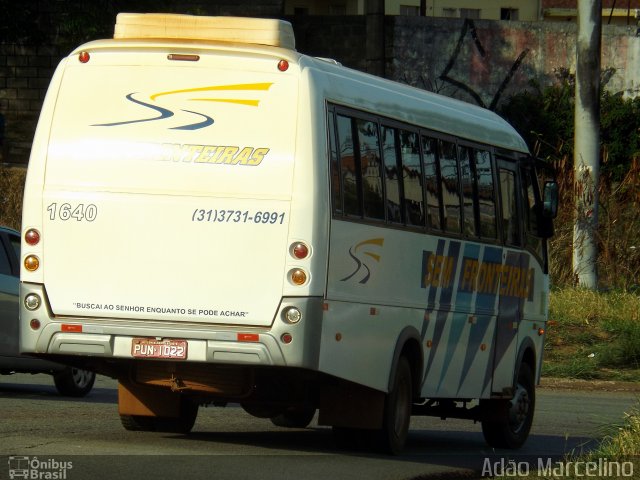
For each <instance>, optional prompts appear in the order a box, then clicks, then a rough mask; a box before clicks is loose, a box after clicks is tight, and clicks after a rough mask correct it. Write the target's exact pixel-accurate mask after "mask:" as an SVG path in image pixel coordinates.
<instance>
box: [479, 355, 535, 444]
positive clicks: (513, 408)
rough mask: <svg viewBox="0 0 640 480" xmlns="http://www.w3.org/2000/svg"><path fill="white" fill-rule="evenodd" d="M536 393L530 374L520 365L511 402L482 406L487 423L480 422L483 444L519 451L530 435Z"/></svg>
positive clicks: (528, 368) (494, 402)
mask: <svg viewBox="0 0 640 480" xmlns="http://www.w3.org/2000/svg"><path fill="white" fill-rule="evenodd" d="M535 404H536V393H535V383H534V379H533V372H532V371H531V367H529V365H527V364H526V363H523V364H522V365H520V370H519V372H518V380H517V382H516V390H515V394H514V396H513V398H512V399H511V400H489V401H487V402H486V403H485V408H487V409H488V410H489V411H488V412H487V418H488V419H487V420H484V421H483V422H482V433H483V434H484V438H485V440H486V442H487V443H488V444H489V445H491V446H492V447H496V448H520V447H521V446H522V445H523V444H524V442H525V441H526V440H527V437H528V436H529V431H530V430H531V424H532V423H533V413H534V411H535Z"/></svg>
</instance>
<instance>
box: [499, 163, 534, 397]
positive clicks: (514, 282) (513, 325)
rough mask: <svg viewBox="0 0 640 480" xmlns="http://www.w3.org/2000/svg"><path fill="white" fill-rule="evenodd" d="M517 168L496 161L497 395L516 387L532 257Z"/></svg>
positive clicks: (512, 164)
mask: <svg viewBox="0 0 640 480" xmlns="http://www.w3.org/2000/svg"><path fill="white" fill-rule="evenodd" d="M517 165H518V164H517V163H516V162H514V161H513V160H511V161H507V160H501V159H500V158H498V161H497V167H498V183H499V194H500V212H501V219H502V222H501V229H502V234H501V237H502V240H503V249H502V274H501V277H500V282H499V284H498V295H499V296H498V318H497V321H496V336H495V344H494V345H495V347H494V362H493V365H494V367H493V368H494V371H493V385H492V388H491V391H492V392H494V393H502V392H503V391H504V389H506V388H510V387H512V386H513V379H514V370H515V368H516V365H515V362H516V356H517V351H518V345H517V339H518V328H519V326H520V323H521V322H522V319H523V312H524V296H526V295H527V292H526V286H527V282H528V278H527V275H528V272H529V262H530V255H529V254H528V253H527V252H526V251H525V250H524V249H523V248H522V247H523V233H524V232H523V224H522V218H523V216H522V214H521V212H522V201H521V195H520V191H521V186H520V180H519V178H518V167H517Z"/></svg>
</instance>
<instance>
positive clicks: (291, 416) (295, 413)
mask: <svg viewBox="0 0 640 480" xmlns="http://www.w3.org/2000/svg"><path fill="white" fill-rule="evenodd" d="M315 414H316V409H315V408H311V407H293V408H288V409H286V410H285V411H284V412H282V413H281V414H279V415H276V416H274V417H271V423H273V424H274V425H275V426H277V427H286V428H306V427H307V426H308V425H309V424H310V423H311V420H313V417H314V415H315Z"/></svg>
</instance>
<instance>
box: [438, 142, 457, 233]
mask: <svg viewBox="0 0 640 480" xmlns="http://www.w3.org/2000/svg"><path fill="white" fill-rule="evenodd" d="M440 152H441V154H440V178H441V183H442V203H443V207H444V208H443V212H444V229H445V231H446V232H450V233H458V234H459V233H461V231H462V230H461V220H462V214H461V210H460V186H459V183H458V156H457V153H456V144H455V143H451V142H445V141H442V142H440Z"/></svg>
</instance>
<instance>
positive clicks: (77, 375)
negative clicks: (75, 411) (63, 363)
mask: <svg viewBox="0 0 640 480" xmlns="http://www.w3.org/2000/svg"><path fill="white" fill-rule="evenodd" d="M95 381H96V374H95V373H93V372H90V371H89V370H82V369H80V368H75V367H66V368H65V369H64V370H62V371H60V372H57V373H55V374H54V375H53V383H54V384H55V386H56V389H57V390H58V393H60V395H63V396H65V397H84V396H85V395H86V394H88V393H89V392H90V391H91V389H92V388H93V384H94V382H95Z"/></svg>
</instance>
